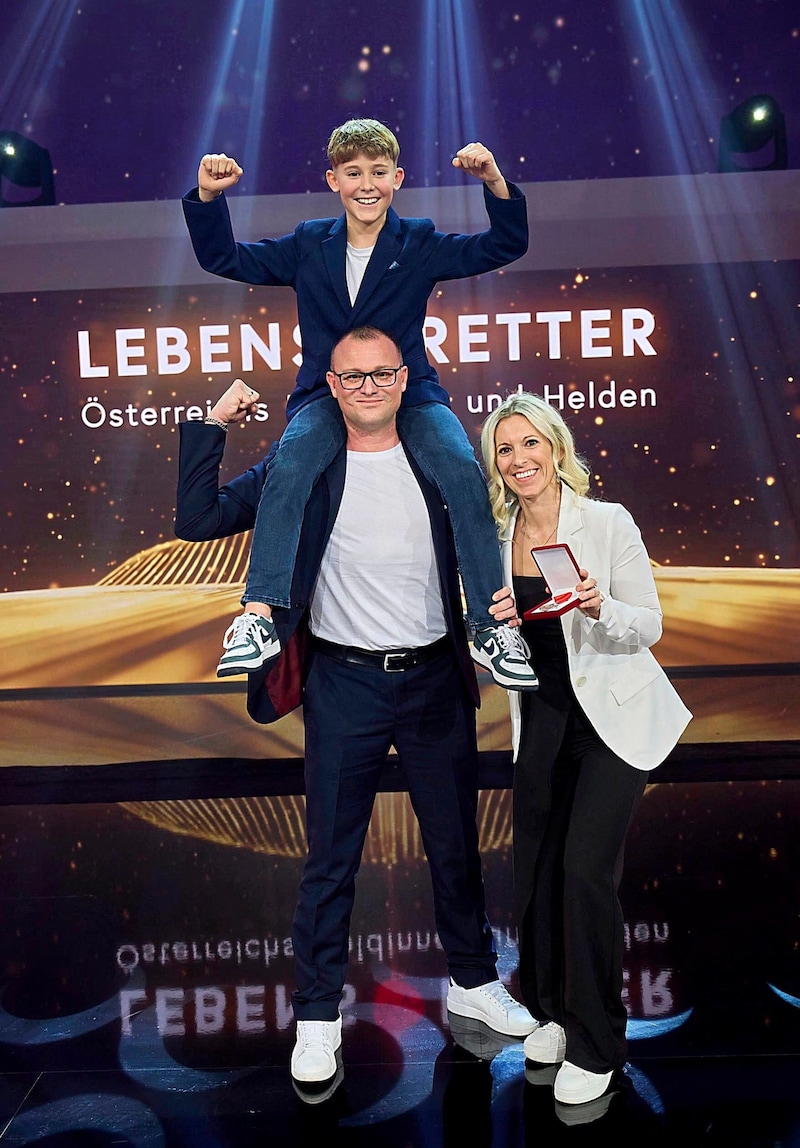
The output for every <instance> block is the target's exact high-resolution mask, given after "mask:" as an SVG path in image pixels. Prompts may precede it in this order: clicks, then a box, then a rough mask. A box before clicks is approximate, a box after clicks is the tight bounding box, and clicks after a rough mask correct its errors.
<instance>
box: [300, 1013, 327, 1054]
mask: <svg viewBox="0 0 800 1148" xmlns="http://www.w3.org/2000/svg"><path fill="white" fill-rule="evenodd" d="M309 1026H310V1027H309ZM297 1043H298V1044H299V1045H300V1046H301V1048H302V1049H303V1050H305V1049H307V1048H320V1049H323V1050H324V1051H325V1052H330V1053H332V1052H333V1051H334V1049H333V1037H332V1033H331V1029H330V1028H329V1027H328V1025H327V1024H326V1023H322V1024H320V1023H319V1022H317V1021H304V1020H299V1021H298V1022H297Z"/></svg>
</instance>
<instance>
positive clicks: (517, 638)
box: [470, 625, 539, 690]
mask: <svg viewBox="0 0 800 1148" xmlns="http://www.w3.org/2000/svg"><path fill="white" fill-rule="evenodd" d="M470 652H471V654H472V658H473V661H475V662H477V663H478V665H479V666H484V668H485V669H487V670H488V671H489V673H490V674H491V675H492V677H493V678H494V680H495V681H496V682H497V684H498V686H505V688H506V689H507V690H537V689H538V688H539V679H538V678H537V677H536V671H535V670H534V668H533V666H532V665H531V664H530V661H529V660H528V659H529V658H530V656H531V652H530V650H529V649H528V643H527V642H526V641H525V639H524V638H523V636H522V634H520V632H519V630H518V629H514V628H513V627H512V626H506V625H504V626H483V627H481V629H479V630H477V631H476V632H475V637H474V638H473V639H472V650H471V651H470Z"/></svg>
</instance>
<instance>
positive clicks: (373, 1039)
mask: <svg viewBox="0 0 800 1148" xmlns="http://www.w3.org/2000/svg"><path fill="white" fill-rule="evenodd" d="M479 820H480V828H481V842H482V850H483V856H484V862H485V875H486V885H487V894H488V903H489V906H490V916H491V920H492V925H493V927H494V932H495V939H496V944H497V949H498V953H499V967H500V972H501V976H502V978H503V980H504V981H505V982H506V983H507V984H508V986H509V988H510V989H511V991H512V992H516V989H517V981H516V966H517V943H516V929H515V923H514V917H513V906H512V896H511V850H510V846H511V801H510V795H509V793H508V791H507V790H487V791H484V792H483V793H482V794H481V802H480V818H479ZM798 821H800V781H798V780H787V781H779V780H769V781H764V782H761V781H737V782H728V781H708V782H706V781H704V782H687V783H673V784H667V783H661V784H656V785H653V786H651V787H650V788H649V789H648V792H647V793H646V795H645V799H644V802H643V804H642V807H641V811H640V813H639V815H638V819H637V821H636V823H635V825H634V828H633V830H632V832H631V836H630V839H629V847H628V856H627V863H626V876H625V881H624V886H623V893H622V899H623V905H624V909H625V919H626V944H625V985H626V1004H627V1007H628V1012H629V1032H628V1035H629V1041H630V1045H629V1064H628V1066H627V1067H626V1071H625V1074H624V1075H623V1076H622V1077H621V1078H620V1080H619V1082H618V1083H617V1084H616V1085H615V1087H614V1089H613V1092H612V1094H611V1098H610V1101H609V1103H608V1106H607V1109H606V1110H605V1111H602V1110H601V1109H602V1106H594V1108H592V1109H590V1110H585V1111H584V1110H577V1109H566V1110H564V1109H560V1108H559V1107H558V1106H557V1105H555V1103H554V1100H553V1095H552V1089H551V1088H550V1087H549V1083H548V1075H547V1072H545V1073H544V1074H541V1075H540V1076H538V1077H537V1076H536V1075H535V1074H532V1073H531V1072H528V1073H527V1074H526V1068H525V1063H524V1058H523V1055H522V1046H521V1044H520V1043H518V1042H513V1041H494V1040H492V1039H491V1038H490V1036H489V1034H488V1033H487V1032H486V1031H483V1030H481V1029H480V1028H479V1027H478V1026H473V1027H472V1028H469V1027H468V1026H467V1025H466V1024H465V1023H464V1022H461V1023H459V1022H458V1019H457V1018H455V1019H453V1021H452V1026H451V1021H450V1018H448V1015H447V1012H446V1009H445V1006H444V998H445V995H446V988H447V983H446V980H445V977H444V958H443V954H442V952H441V950H440V948H439V947H438V942H437V939H436V935H435V931H434V926H433V917H432V908H431V900H430V893H429V887H428V874H427V868H426V864H425V860H424V856H423V854H422V851H421V847H420V843H419V837H418V834H417V831H416V824H415V821H414V818H413V814H412V813H411V810H410V807H409V804H408V800H407V797H406V795H405V794H403V793H382V794H380V796H379V798H378V803H377V805H376V810H375V814H374V816H373V821H372V826H371V829H370V835H369V839H368V843H367V847H366V850H365V856H364V863H363V866H362V870H361V873H360V874H359V879H358V898H357V903H356V908H355V913H354V916H353V921H352V927H351V958H350V970H349V978H348V984H347V990H346V996H345V1002H344V1008H343V1013H344V1043H343V1067H344V1077H343V1081H342V1083H341V1085H340V1087H339V1088H338V1089H337V1090H336V1091H335V1092H334V1094H333V1095H332V1096H331V1097H330V1098H329V1099H328V1100H326V1101H325V1102H323V1103H320V1104H316V1105H308V1104H305V1103H303V1102H302V1101H301V1100H299V1099H298V1097H297V1096H296V1095H295V1092H294V1091H293V1088H292V1084H291V1080H290V1076H289V1067H288V1064H289V1056H290V1053H291V1048H292V1044H293V1024H292V1019H291V1010H290V1004H289V1000H290V993H291V988H292V955H291V942H290V940H289V936H290V926H291V918H292V911H293V907H294V897H295V890H296V887H297V883H298V878H299V874H300V869H301V865H302V857H303V801H302V798H301V797H298V796H287V795H284V796H275V797H259V798H254V797H240V798H213V797H208V798H200V799H198V798H190V797H187V798H183V799H180V800H170V801H161V802H159V801H135V802H127V803H113V804H111V803H108V804H100V803H97V804H59V805H56V804H52V805H48V804H36V805H30V806H22V805H9V806H5V807H0V875H2V884H0V985H2V997H0V1142H2V1145H3V1146H5V1145H22V1144H29V1143H34V1142H36V1143H38V1144H44V1145H47V1146H48V1148H56V1146H58V1148H60V1146H62V1145H82V1146H86V1148H101V1146H105V1145H130V1146H133V1148H139V1146H145V1145H146V1146H148V1148H150V1146H153V1148H155V1146H159V1145H164V1146H181V1148H184V1146H186V1148H200V1146H209V1148H211V1146H218V1145H219V1146H229V1145H230V1146H235V1145H251V1144H252V1145H272V1144H275V1145H282V1144H287V1145H288V1144H296V1145H300V1146H303V1145H306V1144H312V1143H313V1144H318V1145H320V1148H327V1146H328V1145H348V1146H349V1145H356V1146H367V1145H370V1146H371V1145H380V1146H381V1148H401V1146H402V1148H408V1146H417V1145H419V1146H434V1145H443V1146H447V1148H449V1146H451V1145H452V1146H456V1145H458V1146H459V1148H462V1146H466V1148H489V1146H490V1145H491V1146H493V1148H500V1146H502V1148H517V1146H520V1145H536V1146H549V1145H560V1144H562V1143H563V1144H572V1143H575V1144H578V1143H597V1144H600V1143H603V1144H605V1143H607V1142H611V1143H613V1144H615V1145H622V1144H634V1143H635V1144H636V1145H641V1146H648V1145H680V1146H681V1148H690V1146H692V1145H720V1146H721V1145H725V1146H726V1148H736V1146H742V1148H744V1146H756V1145H758V1146H762V1145H763V1146H767V1145H771V1146H772V1145H781V1146H784V1145H785V1146H790V1145H791V1146H796V1145H800V1085H799V1084H798V1081H800V918H799V917H798V887H799V885H798V874H800V865H798V845H797V841H798V834H797V824H798ZM578 1121H583V1122H580V1123H579V1122H578Z"/></svg>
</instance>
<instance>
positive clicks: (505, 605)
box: [489, 586, 522, 626]
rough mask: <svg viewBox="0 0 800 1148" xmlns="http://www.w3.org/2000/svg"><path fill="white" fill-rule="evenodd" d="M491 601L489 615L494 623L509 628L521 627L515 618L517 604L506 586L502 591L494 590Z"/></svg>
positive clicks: (516, 617)
mask: <svg viewBox="0 0 800 1148" xmlns="http://www.w3.org/2000/svg"><path fill="white" fill-rule="evenodd" d="M492 601H493V602H494V605H493V606H490V607H489V613H490V614H491V615H492V617H493V618H494V620H495V622H504V623H506V624H507V625H509V626H521V625H522V623H521V621H520V619H519V617H518V616H517V604H516V602H515V601H514V595H513V594H512V592H511V590H510V589H509V588H508V586H504V587H503V588H502V590H496V591H495V593H494V594H492Z"/></svg>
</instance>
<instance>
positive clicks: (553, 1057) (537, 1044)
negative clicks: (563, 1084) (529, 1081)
mask: <svg viewBox="0 0 800 1148" xmlns="http://www.w3.org/2000/svg"><path fill="white" fill-rule="evenodd" d="M523 1048H524V1051H525V1059H526V1060H532V1061H534V1062H535V1063H536V1064H560V1063H561V1061H562V1060H563V1059H564V1057H565V1056H566V1055H567V1034H566V1033H565V1032H564V1030H563V1028H562V1027H561V1025H560V1024H556V1022H555V1021H554V1020H551V1021H548V1022H547V1024H540V1025H539V1027H538V1028H535V1029H534V1030H533V1032H532V1033H531V1035H530V1036H526V1037H525V1044H524V1046H523Z"/></svg>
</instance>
